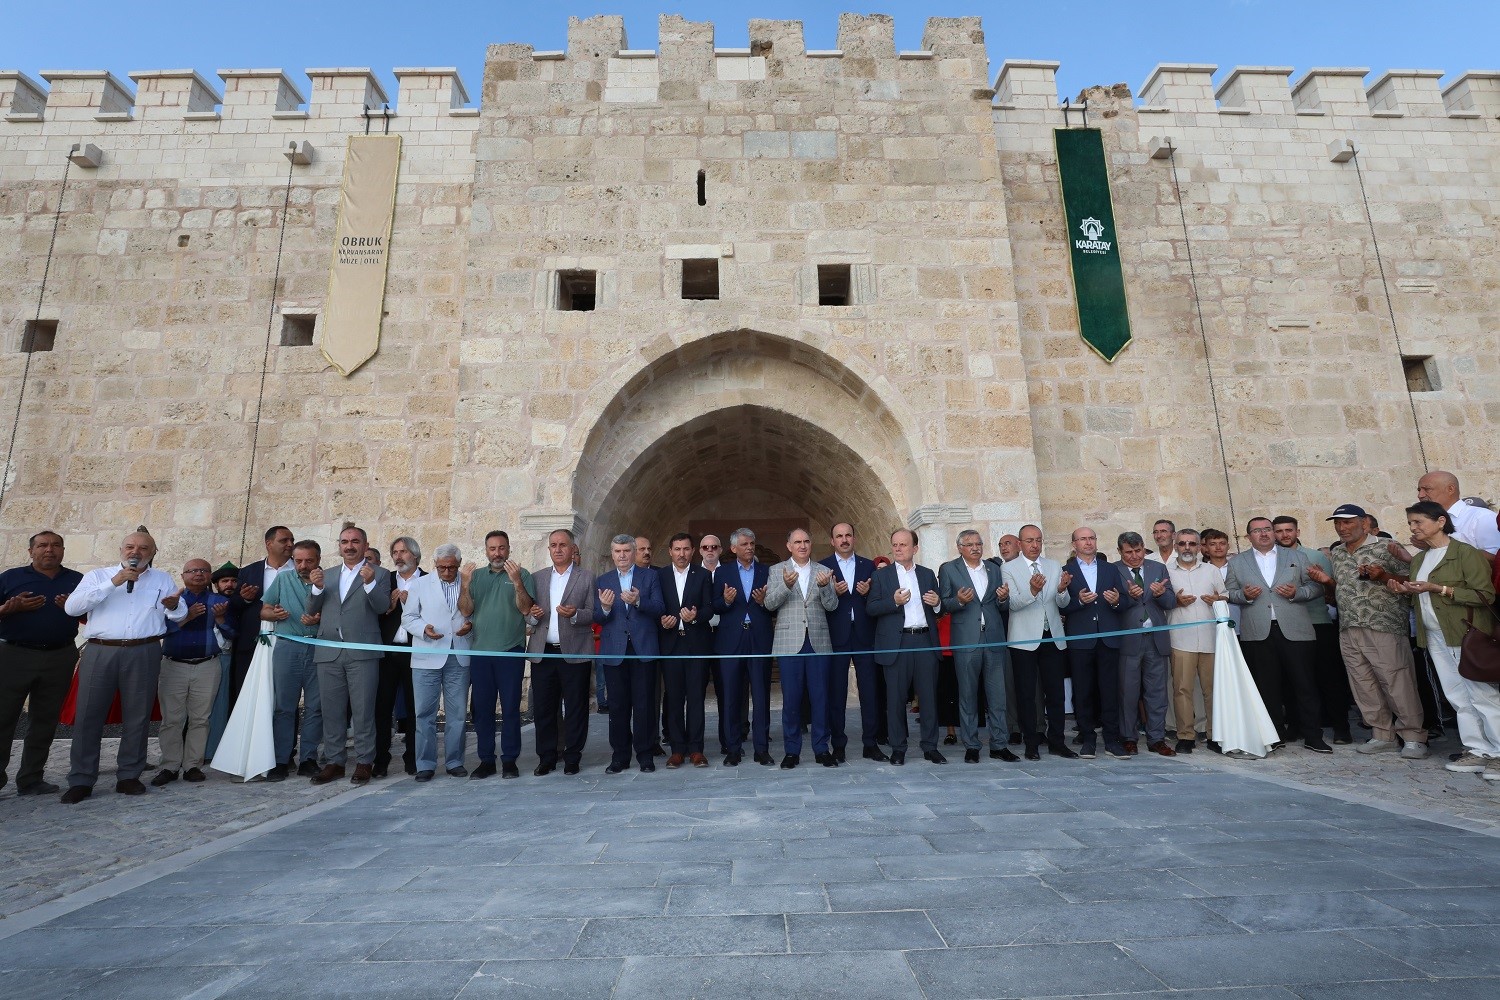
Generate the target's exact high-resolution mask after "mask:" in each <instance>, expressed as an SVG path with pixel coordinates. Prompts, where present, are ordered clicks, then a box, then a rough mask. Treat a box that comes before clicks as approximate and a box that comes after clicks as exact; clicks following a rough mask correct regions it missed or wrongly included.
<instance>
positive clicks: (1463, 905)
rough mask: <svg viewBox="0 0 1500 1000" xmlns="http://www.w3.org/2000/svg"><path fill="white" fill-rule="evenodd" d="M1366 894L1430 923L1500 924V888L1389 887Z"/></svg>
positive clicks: (1447, 924) (1449, 924) (1443, 924)
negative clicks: (1499, 890)
mask: <svg viewBox="0 0 1500 1000" xmlns="http://www.w3.org/2000/svg"><path fill="white" fill-rule="evenodd" d="M1366 895H1368V896H1371V897H1373V898H1374V899H1377V900H1379V901H1380V902H1382V903H1384V904H1386V905H1387V906H1394V907H1395V908H1396V909H1398V910H1401V911H1402V912H1403V913H1409V914H1411V915H1412V916H1414V917H1419V918H1421V919H1422V920H1423V921H1425V922H1426V923H1429V924H1437V925H1439V926H1452V925H1462V924H1500V892H1497V891H1496V890H1495V889H1492V888H1490V887H1488V886H1485V887H1482V888H1462V889H1386V890H1383V891H1380V892H1369V893H1366Z"/></svg>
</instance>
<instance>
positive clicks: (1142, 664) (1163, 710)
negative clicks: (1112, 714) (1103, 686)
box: [1120, 643, 1172, 744]
mask: <svg viewBox="0 0 1500 1000" xmlns="http://www.w3.org/2000/svg"><path fill="white" fill-rule="evenodd" d="M1171 676H1172V665H1171V661H1170V660H1168V659H1167V656H1166V654H1164V653H1159V652H1157V650H1156V646H1155V644H1151V645H1146V644H1144V643H1143V644H1142V645H1141V647H1140V648H1138V649H1135V650H1132V651H1130V652H1126V651H1125V650H1124V649H1121V650H1120V738H1121V739H1124V740H1131V741H1134V740H1135V739H1136V735H1137V734H1138V733H1139V732H1140V731H1141V722H1140V720H1141V712H1140V705H1141V704H1142V703H1144V704H1145V706H1146V742H1147V743H1148V744H1150V743H1155V742H1157V741H1158V740H1164V739H1166V738H1167V701H1168V687H1169V686H1170V683H1171Z"/></svg>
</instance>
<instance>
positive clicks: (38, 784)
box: [16, 781, 59, 795]
mask: <svg viewBox="0 0 1500 1000" xmlns="http://www.w3.org/2000/svg"><path fill="white" fill-rule="evenodd" d="M58 791H59V789H58V787H57V786H56V785H54V784H53V783H52V782H50V781H33V782H32V783H31V784H29V785H27V786H26V787H25V788H17V789H16V794H17V795H56V794H57V793H58Z"/></svg>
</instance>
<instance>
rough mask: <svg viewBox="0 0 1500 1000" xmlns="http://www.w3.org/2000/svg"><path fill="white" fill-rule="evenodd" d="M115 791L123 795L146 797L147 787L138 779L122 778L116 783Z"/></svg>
mask: <svg viewBox="0 0 1500 1000" xmlns="http://www.w3.org/2000/svg"><path fill="white" fill-rule="evenodd" d="M115 791H117V792H119V793H120V794H121V795H145V794H146V786H145V785H143V784H141V782H140V779H138V778H121V779H120V780H119V781H117V782H115Z"/></svg>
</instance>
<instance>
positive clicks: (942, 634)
mask: <svg viewBox="0 0 1500 1000" xmlns="http://www.w3.org/2000/svg"><path fill="white" fill-rule="evenodd" d="M952 634H953V632H952V629H951V627H950V626H949V625H948V616H947V615H943V616H942V617H941V618H939V619H938V646H939V647H940V650H939V651H940V652H941V653H944V654H950V653H952V652H953V650H951V649H949V648H948V643H949V642H950V641H951V638H952Z"/></svg>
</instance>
